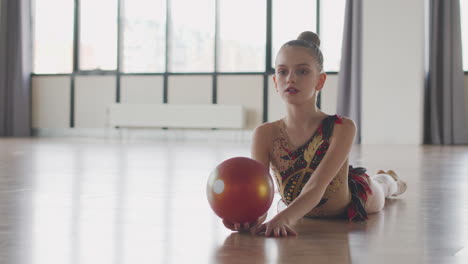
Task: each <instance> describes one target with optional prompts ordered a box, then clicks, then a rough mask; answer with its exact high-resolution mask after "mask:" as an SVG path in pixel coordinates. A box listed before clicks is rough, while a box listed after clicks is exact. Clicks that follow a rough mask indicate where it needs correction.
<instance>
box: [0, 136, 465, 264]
mask: <svg viewBox="0 0 468 264" xmlns="http://www.w3.org/2000/svg"><path fill="white" fill-rule="evenodd" d="M233 156H249V143H246V142H225V141H224V142H221V141H205V142H203V141H199V142H193V141H192V142H188V141H183V140H178V141H176V140H172V141H154V140H153V141H149V140H148V141H143V140H140V141H133V142H129V141H126V142H122V141H118V140H106V139H50V138H49V139H46V138H42V139H0V263H1V264H20V263H21V264H23V263H28V264H29V263H31V264H32V263H34V264H39V263H40V264H66V263H71V264H81V263H93V264H94V263H96V264H106V263H112V264H114V263H116V264H124V263H125V264H144V263H151V264H155V263H163V264H169V263H444V264H445V263H468V249H467V246H468V147H467V146H461V147H460V146H459V147H440V146H399V145H388V146H382V145H380V146H374V145H373V146H355V147H354V150H353V152H352V155H351V162H352V163H353V165H357V166H365V167H367V168H368V170H369V171H370V172H375V171H376V170H377V169H394V170H396V171H397V172H398V173H399V174H400V175H401V177H403V178H405V179H406V180H407V182H408V186H409V188H408V192H407V193H406V194H404V195H403V196H401V197H400V198H398V199H391V200H387V204H386V206H385V209H384V211H383V212H381V213H379V214H375V215H371V216H370V219H369V220H368V221H367V222H366V223H348V222H346V221H342V220H310V219H305V220H303V221H302V222H301V223H299V224H298V225H297V226H296V229H297V231H298V232H299V236H298V237H296V238H282V239H275V238H263V237H254V236H250V235H240V234H237V233H231V232H230V231H229V230H227V229H225V228H224V227H223V226H222V224H221V221H220V220H219V219H218V218H217V217H216V216H215V214H214V213H213V212H212V211H211V209H210V207H209V205H208V202H207V200H206V196H205V188H206V180H207V177H208V176H209V173H210V172H211V170H212V169H213V168H214V167H215V166H216V165H217V164H218V163H219V162H221V161H223V160H225V159H227V158H230V157H233ZM277 200H278V197H277V195H276V198H275V201H277ZM270 211H271V213H270V217H271V216H272V215H273V214H274V212H275V211H276V202H275V203H274V205H273V206H272V208H271V209H270Z"/></svg>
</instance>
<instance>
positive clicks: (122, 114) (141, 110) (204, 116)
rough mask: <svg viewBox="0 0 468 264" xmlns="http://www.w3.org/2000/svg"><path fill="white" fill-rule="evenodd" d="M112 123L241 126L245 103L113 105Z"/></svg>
mask: <svg viewBox="0 0 468 264" xmlns="http://www.w3.org/2000/svg"><path fill="white" fill-rule="evenodd" d="M108 125H109V126H118V127H169V128H237V129H242V128H244V125H245V111H244V108H243V107H242V106H241V105H217V104H213V105H172V104H122V103H121V104H112V105H110V106H109V108H108Z"/></svg>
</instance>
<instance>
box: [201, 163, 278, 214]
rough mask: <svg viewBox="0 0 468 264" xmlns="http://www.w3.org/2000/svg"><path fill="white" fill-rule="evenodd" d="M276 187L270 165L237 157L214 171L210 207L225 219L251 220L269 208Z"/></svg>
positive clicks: (207, 191) (208, 194)
mask: <svg viewBox="0 0 468 264" xmlns="http://www.w3.org/2000/svg"><path fill="white" fill-rule="evenodd" d="M273 188H274V187H273V181H272V179H271V177H270V174H269V172H268V168H266V167H265V166H264V165H263V164H261V163H260V162H258V161H256V160H253V159H250V158H244V157H236V158H231V159H228V160H225V161H223V162H222V163H221V164H219V165H218V166H217V167H216V168H215V169H214V170H213V172H211V175H210V177H209V179H208V184H207V188H206V194H207V197H208V202H209V203H210V205H211V208H212V209H213V211H214V212H215V213H216V214H217V215H218V216H219V217H221V218H222V219H226V220H228V221H230V222H232V223H245V222H249V223H250V222H253V221H255V220H257V219H258V218H259V217H260V216H262V215H264V214H265V213H266V212H267V211H268V209H269V208H270V206H271V203H272V202H273Z"/></svg>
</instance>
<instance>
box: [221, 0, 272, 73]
mask: <svg viewBox="0 0 468 264" xmlns="http://www.w3.org/2000/svg"><path fill="white" fill-rule="evenodd" d="M219 5H220V6H219V20H218V21H219V23H218V25H219V26H218V27H219V34H218V36H219V49H218V70H219V71H221V72H262V71H264V70H265V51H266V45H265V43H266V30H265V29H266V1H252V0H237V1H232V0H221V1H219ZM246 6H248V7H249V8H245V7H246ZM239 14H242V16H241V18H240V17H239Z"/></svg>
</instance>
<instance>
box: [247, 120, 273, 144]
mask: <svg viewBox="0 0 468 264" xmlns="http://www.w3.org/2000/svg"><path fill="white" fill-rule="evenodd" d="M277 122H278V121H275V122H266V123H263V124H261V125H259V126H257V127H256V128H255V129H254V132H253V140H257V141H262V142H265V143H266V142H271V141H272V140H273V138H274V137H275V135H276V134H277V132H278V125H277Z"/></svg>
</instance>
